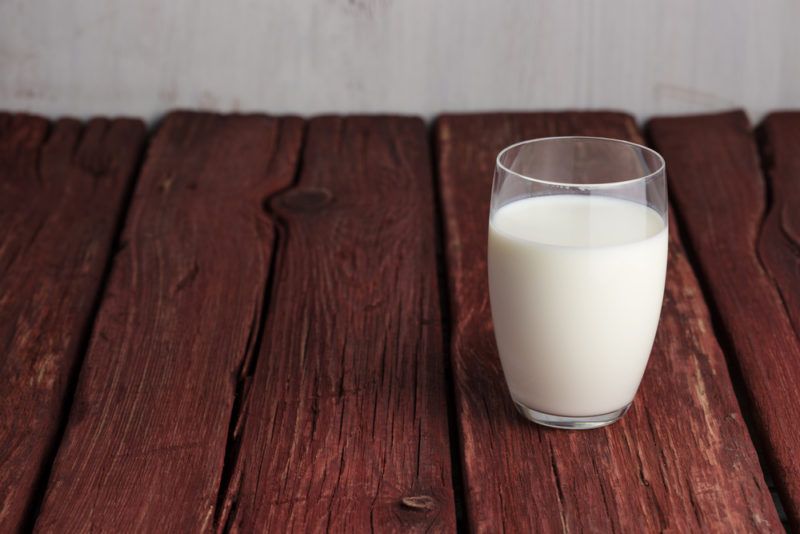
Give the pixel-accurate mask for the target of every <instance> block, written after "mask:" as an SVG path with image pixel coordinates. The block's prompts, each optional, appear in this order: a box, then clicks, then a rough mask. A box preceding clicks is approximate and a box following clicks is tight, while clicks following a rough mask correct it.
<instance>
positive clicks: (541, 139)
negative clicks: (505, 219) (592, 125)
mask: <svg viewBox="0 0 800 534" xmlns="http://www.w3.org/2000/svg"><path fill="white" fill-rule="evenodd" d="M578 139H588V140H592V141H608V142H610V143H612V144H621V145H627V146H630V147H634V148H637V149H639V150H641V151H643V152H646V153H649V154H652V155H654V156H655V157H656V160H657V161H658V168H657V169H656V170H654V171H653V172H651V173H649V174H645V175H642V176H637V177H636V178H630V179H628V180H619V181H617V182H599V183H595V184H576V183H570V182H562V181H555V180H545V179H542V178H535V177H533V176H525V175H524V174H520V173H518V172H517V171H513V170H511V169H509V168H508V167H507V166H506V165H504V164H503V163H501V162H500V158H502V157H503V156H504V155H505V154H506V152H508V151H509V150H512V149H514V148H517V147H520V146H522V145H529V144H534V143H542V142H546V141H564V140H573V141H574V140H578ZM495 165H496V166H497V167H498V168H500V169H502V170H503V171H505V172H507V173H509V174H513V175H514V176H517V177H519V178H522V179H523V180H528V181H530V182H536V183H539V184H544V185H556V186H561V187H575V188H580V189H592V188H597V189H602V188H610V187H617V186H621V185H627V184H631V183H634V182H638V181H647V180H649V179H650V178H652V177H654V176H656V175H658V174H661V173H663V172H664V170H665V169H666V167H667V164H666V162H665V161H664V157H663V156H662V155H661V154H659V153H658V152H656V151H655V150H653V149H652V148H650V147H648V146H644V145H641V144H639V143H634V142H633V141H626V140H624V139H614V138H613V137H598V136H592V135H558V136H553V137H536V138H533V139H526V140H524V141H519V142H517V143H514V144H512V145H508V146H507V147H505V148H504V149H503V150H501V151H500V152H499V153H498V154H497V157H496V158H495Z"/></svg>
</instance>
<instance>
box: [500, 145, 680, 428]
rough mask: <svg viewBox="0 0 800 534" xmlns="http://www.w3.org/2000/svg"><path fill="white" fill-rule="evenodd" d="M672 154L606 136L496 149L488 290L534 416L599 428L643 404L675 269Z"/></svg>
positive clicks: (521, 400)
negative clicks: (670, 257)
mask: <svg viewBox="0 0 800 534" xmlns="http://www.w3.org/2000/svg"><path fill="white" fill-rule="evenodd" d="M664 168H665V167H664V160H663V158H662V157H661V156H660V155H659V154H658V153H657V152H654V151H653V150H650V149H649V148H646V147H643V146H640V145H637V144H634V143H629V142H626V141H620V140H616V139H605V138H600V137H552V138H544V139H534V140H531V141H524V142H522V143H517V144H515V145H512V146H510V147H508V148H506V149H505V150H503V151H502V152H500V154H499V155H498V156H497V165H496V169H495V175H494V183H493V186H492V201H491V210H490V215H489V290H490V291H489V292H490V298H491V304H492V318H493V320H494V329H495V338H496V340H497V348H498V350H499V353H500V361H501V362H502V365H503V373H504V374H505V378H506V383H507V384H508V389H509V392H510V393H511V398H512V399H513V401H514V404H515V405H516V407H517V409H518V410H519V412H520V413H521V414H522V415H523V416H525V417H526V418H527V419H529V420H531V421H534V422H536V423H539V424H542V425H547V426H552V427H557V428H567V429H589V428H598V427H601V426H605V425H608V424H610V423H613V422H614V421H616V420H618V419H619V418H620V417H622V416H623V415H624V414H625V412H626V411H627V410H628V408H629V407H630V405H631V402H632V401H633V397H634V395H635V394H636V390H637V389H638V387H639V382H641V380H642V375H643V374H644V370H645V367H646V365H647V360H648V358H649V356H650V351H651V349H652V347H653V339H654V338H655V334H656V328H657V327H658V319H659V315H660V313H661V300H662V298H663V295H664V280H665V276H666V268H667V241H668V239H667V235H668V228H669V226H668V222H667V216H668V207H667V187H666V176H665V172H664Z"/></svg>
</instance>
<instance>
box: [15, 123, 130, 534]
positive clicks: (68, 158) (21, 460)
mask: <svg viewBox="0 0 800 534" xmlns="http://www.w3.org/2000/svg"><path fill="white" fill-rule="evenodd" d="M144 133H145V132H144V124H142V123H141V122H140V121H138V120H129V119H120V120H113V121H109V120H105V119H95V120H92V121H90V122H89V123H88V124H86V125H82V124H81V123H79V122H78V121H75V120H61V121H58V122H57V123H56V124H54V125H48V122H47V121H46V120H44V119H41V118H38V117H33V116H27V115H12V114H6V113H0V228H2V231H0V532H12V531H15V530H17V529H19V528H20V527H22V526H23V523H24V521H25V520H26V514H27V513H28V509H29V508H30V507H31V506H34V504H35V503H34V500H35V499H36V498H37V496H36V493H37V491H38V488H37V485H38V484H39V480H40V479H41V477H43V476H45V475H46V472H47V469H48V468H49V465H50V462H51V460H52V451H53V447H54V446H55V445H56V441H57V439H58V434H59V428H60V426H59V425H60V417H61V413H62V403H63V402H64V399H65V395H66V393H67V390H68V387H69V382H70V379H71V376H72V374H73V370H74V369H76V365H77V364H78V363H79V362H80V357H81V351H82V343H83V342H84V338H85V333H86V332H87V329H88V328H89V326H90V324H91V320H92V314H93V309H94V306H95V302H96V298H97V294H98V291H99V290H100V288H101V282H102V279H103V273H104V271H105V268H106V265H107V264H108V261H109V258H110V256H111V246H112V242H113V239H114V234H115V231H116V228H117V221H118V218H119V217H120V214H121V213H122V210H123V207H124V203H125V198H126V192H127V191H128V189H129V185H130V183H131V179H132V177H133V174H134V169H135V167H136V164H137V161H138V158H139V155H140V152H141V148H142V144H143V142H144Z"/></svg>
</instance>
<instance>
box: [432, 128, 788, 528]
mask: <svg viewBox="0 0 800 534" xmlns="http://www.w3.org/2000/svg"><path fill="white" fill-rule="evenodd" d="M576 134H580V135H597V136H605V137H618V138H626V139H631V140H640V136H639V133H638V131H637V129H636V126H635V123H634V122H633V120H632V119H631V118H630V117H629V116H627V115H622V114H616V113H561V114H558V113H556V114H544V113H540V114H492V115H467V116H445V117H443V118H441V119H440V120H439V122H438V125H437V129H436V139H437V142H438V152H439V172H440V183H441V190H442V198H443V203H444V217H445V222H446V237H447V262H448V272H449V274H450V290H451V291H450V298H451V309H452V317H453V320H452V323H453V334H452V335H453V340H452V357H453V367H454V376H455V382H456V400H457V413H458V423H459V427H460V436H461V440H462V443H461V446H462V451H463V456H462V461H463V473H464V479H465V481H464V483H465V488H466V490H465V491H466V509H467V514H468V520H469V526H470V528H471V529H473V530H475V531H478V532H494V531H497V530H508V531H520V530H522V531H556V530H561V529H563V530H565V531H583V530H588V531H597V532H610V531H640V532H649V531H663V530H671V531H676V532H690V531H702V530H704V531H769V530H778V529H780V524H779V521H778V517H777V514H776V512H775V508H774V506H773V504H772V502H771V497H770V494H769V492H768V490H767V488H766V484H765V483H764V480H763V477H762V473H761V470H760V468H759V465H758V461H757V458H756V455H755V452H754V449H753V446H752V445H751V443H750V440H749V438H748V435H747V430H746V428H745V425H744V423H743V420H742V416H741V414H740V412H739V408H738V405H737V401H736V398H735V396H734V392H733V390H732V387H731V383H730V380H729V378H728V372H727V367H726V364H725V360H724V357H723V354H722V353H721V351H720V349H719V346H718V345H717V341H716V339H715V337H714V334H713V332H712V329H711V325H710V321H709V316H708V310H707V309H706V306H705V304H704V302H703V297H702V293H701V291H700V288H699V287H698V283H697V281H696V279H695V277H694V275H693V273H692V269H691V267H690V266H689V264H688V262H687V260H686V257H685V253H684V251H683V248H682V245H681V243H680V239H679V236H678V233H677V232H676V231H675V227H674V225H673V226H672V228H671V232H670V257H669V273H668V281H667V289H666V295H665V301H664V309H663V312H662V318H661V324H660V327H659V333H658V336H657V338H656V344H655V348H654V353H653V355H652V358H651V361H650V364H649V366H648V370H647V373H646V375H645V378H644V381H643V384H642V388H641V389H640V391H639V394H638V396H637V399H636V400H635V402H634V405H633V408H632V409H631V411H630V412H629V413H628V414H627V415H626V416H625V418H624V419H623V420H622V421H621V422H620V423H617V424H616V425H613V426H611V427H608V428H605V429H602V430H596V431H591V432H583V433H577V432H563V431H555V430H547V429H543V428H541V427H537V426H535V425H533V424H530V423H527V422H525V421H524V420H523V419H522V418H521V417H520V416H519V415H517V414H516V413H515V411H514V409H513V406H512V403H511V401H510V399H509V397H508V394H507V391H506V388H505V385H504V382H503V377H502V372H501V369H500V364H499V360H498V356H497V353H496V349H495V345H494V339H493V334H492V323H491V315H490V310H489V302H488V288H487V281H486V272H485V271H486V225H487V220H488V201H489V196H490V185H491V178H492V172H493V166H494V157H495V155H496V154H497V152H498V151H499V150H500V149H501V148H502V147H504V146H506V145H508V144H510V143H513V142H515V141H519V140H523V139H529V138H534V137H542V136H551V135H576Z"/></svg>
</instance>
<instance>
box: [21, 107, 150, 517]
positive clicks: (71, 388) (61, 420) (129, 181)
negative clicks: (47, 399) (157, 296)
mask: <svg viewBox="0 0 800 534" xmlns="http://www.w3.org/2000/svg"><path fill="white" fill-rule="evenodd" d="M87 128H88V124H84V125H83V127H82V128H81V135H83V131H84V130H85V129H87ZM52 130H53V125H52V124H51V123H48V128H47V132H46V134H45V137H44V139H43V141H42V144H41V145H40V147H39V154H38V155H37V158H36V174H37V177H38V178H39V179H40V180H41V170H40V169H41V167H40V166H41V151H42V149H43V148H44V146H45V145H46V144H47V141H48V140H49V138H50V134H51V133H52ZM149 143H150V136H149V135H145V137H144V139H143V140H142V143H141V146H140V147H139V152H138V154H137V155H136V164H135V165H133V167H132V168H131V171H130V174H129V175H128V176H127V177H126V183H125V188H124V190H123V192H122V199H121V201H120V205H121V207H120V209H119V213H118V214H117V218H116V220H115V221H114V230H113V233H112V236H113V237H112V239H111V246H110V248H109V252H108V256H107V258H106V262H105V266H104V267H103V272H102V274H101V276H100V283H99V285H98V288H97V292H96V294H95V296H94V300H93V302H92V305H91V308H90V311H89V315H88V317H87V319H86V323H85V324H84V326H83V328H82V329H81V332H80V335H79V341H78V350H77V356H76V358H75V361H74V362H73V364H72V367H71V369H70V370H69V374H68V378H67V386H66V388H65V391H64V397H63V398H62V399H61V411H60V413H59V417H58V428H57V430H56V434H55V436H54V437H53V439H52V442H51V443H50V445H49V447H48V451H47V454H46V455H45V461H44V462H43V463H42V466H41V468H40V472H39V475H38V476H37V479H36V482H35V484H34V491H33V492H32V493H31V496H30V499H29V501H28V504H27V506H26V512H25V516H24V519H23V521H22V525H21V528H20V531H21V532H32V531H33V528H34V526H35V524H36V520H37V518H38V516H39V512H40V510H41V507H42V504H43V502H44V497H45V494H46V493H47V488H48V486H49V485H50V476H51V475H52V471H53V467H54V465H55V461H56V457H57V456H58V450H59V448H60V447H61V443H62V441H63V439H64V434H65V433H66V430H67V424H68V423H69V416H70V412H71V411H72V404H73V402H74V400H75V393H76V391H77V388H78V381H79V379H80V374H81V369H82V368H83V362H84V360H85V358H86V353H87V352H88V351H89V343H90V342H91V338H92V332H93V331H94V325H95V322H96V321H97V315H98V313H99V312H100V306H101V304H102V302H103V299H104V297H105V293H106V290H107V288H108V282H109V279H110V277H111V271H112V269H113V266H114V263H115V262H116V258H117V255H118V254H119V252H120V251H121V250H122V249H123V248H124V245H123V244H122V231H123V229H124V227H125V221H126V220H127V218H128V211H129V209H130V205H131V201H132V199H133V193H134V191H135V189H136V184H137V182H138V180H139V177H140V176H141V171H142V167H143V165H144V162H145V160H146V159H147V151H148V149H149ZM77 146H78V143H76V147H77ZM76 150H77V148H76Z"/></svg>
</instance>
